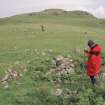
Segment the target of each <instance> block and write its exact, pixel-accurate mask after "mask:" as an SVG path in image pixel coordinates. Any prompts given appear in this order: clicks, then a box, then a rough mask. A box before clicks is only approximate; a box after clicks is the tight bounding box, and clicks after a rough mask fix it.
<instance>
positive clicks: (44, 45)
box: [0, 14, 105, 105]
mask: <svg viewBox="0 0 105 105" xmlns="http://www.w3.org/2000/svg"><path fill="white" fill-rule="evenodd" d="M103 21H104V20H99V19H96V18H94V17H92V16H90V15H89V16H81V15H64V14H63V15H58V16H54V15H32V16H30V15H26V14H25V15H20V16H13V17H10V18H7V19H4V20H3V19H1V20H0V76H3V75H4V74H5V71H7V70H8V69H9V68H13V69H16V70H18V71H20V72H22V70H23V69H24V66H25V67H26V68H27V70H28V71H27V72H26V73H25V74H24V76H23V77H21V78H20V79H19V80H16V81H12V82H11V81H10V83H9V84H10V85H9V88H8V89H4V88H3V87H2V86H0V105H94V104H95V105H104V104H105V101H104V99H105V93H104V92H105V89H104V86H105V84H104V82H100V84H101V85H100V86H99V87H98V86H96V87H92V86H91V84H90V83H89V78H88V77H87V76H86V75H83V77H80V76H81V74H82V73H81V70H80V67H79V66H78V67H77V68H75V69H76V71H78V72H77V73H75V74H73V75H72V74H70V75H68V76H64V78H63V77H56V76H51V77H46V76H45V73H46V72H47V71H49V70H50V69H51V68H53V66H54V65H53V64H52V62H51V61H52V59H53V57H55V56H56V55H58V54H62V55H64V56H68V55H70V56H71V57H72V58H73V59H79V60H81V61H83V58H82V51H83V49H84V48H85V47H86V39H85V36H84V32H87V38H88V39H92V40H94V41H96V42H97V43H99V44H101V45H102V46H103V54H104V53H105V52H104V47H105V41H104V39H105V23H102V22H103ZM42 24H45V25H46V29H47V31H46V32H42V31H41V28H40V25H42ZM88 39H87V40H88ZM76 48H79V49H81V53H80V54H76V53H74V52H73V51H74V49H76ZM36 49H37V50H38V52H35V50H36ZM48 49H52V50H53V52H51V53H49V52H48ZM43 52H45V55H43ZM16 62H19V64H16ZM103 69H104V68H103ZM37 71H38V72H39V71H40V72H39V73H37ZM62 78H63V79H62ZM53 79H61V80H62V86H61V87H62V89H63V91H66V89H69V90H70V91H79V96H75V95H71V96H70V97H69V98H65V97H64V96H63V95H61V96H58V97H57V96H54V95H52V94H51V92H52V91H54V90H55V89H56V88H55V86H54V84H52V82H51V80H53ZM67 81H68V82H67ZM77 81H78V82H77ZM19 83H20V84H19Z"/></svg>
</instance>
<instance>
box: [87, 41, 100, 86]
mask: <svg viewBox="0 0 105 105" xmlns="http://www.w3.org/2000/svg"><path fill="white" fill-rule="evenodd" d="M88 46H89V51H88V50H85V54H86V55H87V56H88V60H87V62H86V69H87V75H88V76H89V77H90V79H91V83H92V84H93V85H94V84H96V78H95V76H96V75H98V74H99V73H100V70H101V46H100V45H99V44H96V43H95V42H93V41H92V40H89V41H88Z"/></svg>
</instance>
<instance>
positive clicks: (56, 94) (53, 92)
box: [52, 89, 63, 96]
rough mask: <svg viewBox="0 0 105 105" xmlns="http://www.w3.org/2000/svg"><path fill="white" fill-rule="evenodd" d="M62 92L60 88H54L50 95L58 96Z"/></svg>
mask: <svg viewBox="0 0 105 105" xmlns="http://www.w3.org/2000/svg"><path fill="white" fill-rule="evenodd" d="M62 93H63V90H62V89H56V90H55V91H52V95H55V96H60V95H61V94H62Z"/></svg>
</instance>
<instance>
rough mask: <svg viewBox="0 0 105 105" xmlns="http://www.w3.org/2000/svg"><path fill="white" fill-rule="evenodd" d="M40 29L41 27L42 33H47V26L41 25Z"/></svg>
mask: <svg viewBox="0 0 105 105" xmlns="http://www.w3.org/2000/svg"><path fill="white" fill-rule="evenodd" d="M40 27H41V30H42V32H45V31H46V26H45V25H43V24H42V25H40Z"/></svg>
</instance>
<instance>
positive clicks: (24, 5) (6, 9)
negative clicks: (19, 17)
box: [0, 0, 105, 18]
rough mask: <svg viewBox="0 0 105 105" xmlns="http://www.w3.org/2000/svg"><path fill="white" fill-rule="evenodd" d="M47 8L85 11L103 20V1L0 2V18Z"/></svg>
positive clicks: (104, 5) (104, 16)
mask: <svg viewBox="0 0 105 105" xmlns="http://www.w3.org/2000/svg"><path fill="white" fill-rule="evenodd" d="M48 8H61V9H66V10H86V11H88V12H91V13H92V14H94V15H95V16H96V17H99V18H105V0H0V17H6V16H12V15H16V14H21V13H28V12H36V11H41V10H44V9H48Z"/></svg>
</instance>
